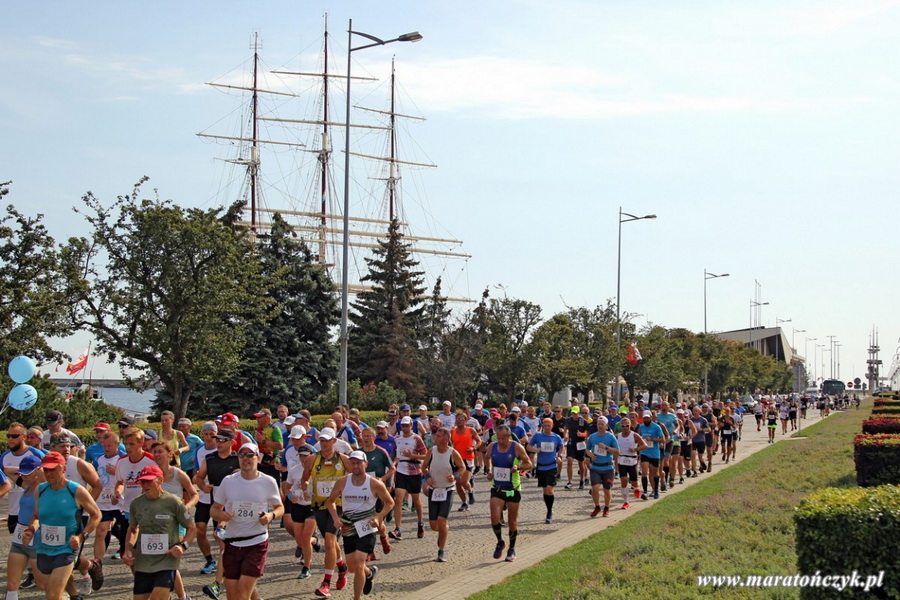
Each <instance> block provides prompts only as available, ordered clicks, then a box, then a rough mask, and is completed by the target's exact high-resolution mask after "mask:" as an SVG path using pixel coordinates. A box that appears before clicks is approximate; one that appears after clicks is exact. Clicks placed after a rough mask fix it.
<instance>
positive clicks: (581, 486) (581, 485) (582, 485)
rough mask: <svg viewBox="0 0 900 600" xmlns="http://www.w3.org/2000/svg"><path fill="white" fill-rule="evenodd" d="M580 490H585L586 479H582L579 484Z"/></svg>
mask: <svg viewBox="0 0 900 600" xmlns="http://www.w3.org/2000/svg"><path fill="white" fill-rule="evenodd" d="M578 489H579V490H583V489H584V479H582V480H581V481H579V482H578Z"/></svg>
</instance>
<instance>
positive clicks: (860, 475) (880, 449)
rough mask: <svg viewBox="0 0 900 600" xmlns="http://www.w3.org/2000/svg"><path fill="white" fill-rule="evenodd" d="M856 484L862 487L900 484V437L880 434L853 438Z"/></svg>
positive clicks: (891, 434)
mask: <svg viewBox="0 0 900 600" xmlns="http://www.w3.org/2000/svg"><path fill="white" fill-rule="evenodd" d="M853 460H854V462H855V463H856V483H857V484H858V485H860V486H862V487H872V486H876V485H884V484H898V483H900V435H897V434H893V433H880V434H876V435H866V434H862V435H858V436H856V437H855V438H853Z"/></svg>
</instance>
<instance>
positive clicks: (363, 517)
mask: <svg viewBox="0 0 900 600" xmlns="http://www.w3.org/2000/svg"><path fill="white" fill-rule="evenodd" d="M349 462H350V473H349V474H348V475H346V476H344V477H342V478H341V479H339V480H338V481H337V482H336V483H335V484H334V489H332V490H331V493H330V494H329V496H328V500H327V501H326V506H327V507H328V512H329V514H330V515H331V520H332V524H333V526H334V528H335V529H340V531H341V535H342V537H343V539H344V554H345V555H346V557H347V563H348V567H349V569H350V572H352V573H353V599H354V600H359V598H360V596H361V595H362V594H365V595H369V594H370V593H371V592H372V586H373V583H374V580H375V576H376V575H377V574H378V567H376V566H374V565H372V566H371V567H367V566H366V557H367V556H368V555H369V554H371V553H372V551H373V550H374V549H375V533H376V532H377V531H378V529H379V526H380V525H381V524H382V522H383V521H384V517H385V515H387V514H388V513H389V512H391V509H392V508H393V506H392V504H393V500H392V499H391V495H390V494H388V491H387V488H386V487H385V486H384V484H383V483H382V482H381V480H379V479H377V478H375V477H372V476H371V475H369V474H367V473H366V464H367V462H368V461H367V460H366V454H365V452H362V451H360V450H355V451H354V452H352V453H351V454H350V459H349ZM451 497H452V496H451ZM338 498H340V502H341V506H340V507H338ZM378 500H380V501H381V504H382V508H381V510H377V509H376V503H377V501H378Z"/></svg>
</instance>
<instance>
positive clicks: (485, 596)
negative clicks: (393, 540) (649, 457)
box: [469, 411, 859, 600]
mask: <svg viewBox="0 0 900 600" xmlns="http://www.w3.org/2000/svg"><path fill="white" fill-rule="evenodd" d="M802 431H803V435H804V436H806V437H807V439H796V440H790V441H782V442H780V443H778V444H774V445H772V446H769V447H767V448H765V449H763V450H760V451H759V452H757V453H756V454H754V455H753V456H751V457H748V458H747V459H745V460H743V461H741V462H740V463H738V464H736V465H733V466H731V467H729V468H728V469H726V470H724V471H721V472H719V473H718V474H716V475H715V476H713V477H710V478H708V479H705V480H703V481H701V482H699V483H697V484H695V485H693V486H691V487H690V488H687V489H685V490H683V491H680V492H679V493H677V494H675V495H672V496H667V497H664V498H663V499H662V500H660V501H658V502H656V503H654V505H653V506H651V507H649V508H647V509H646V510H643V511H641V512H640V513H637V514H635V515H634V516H632V517H631V518H629V519H627V520H625V521H623V522H621V523H619V524H617V525H614V526H612V527H610V528H609V529H606V530H604V531H601V532H599V533H597V534H595V535H593V536H591V537H589V538H588V539H586V540H584V541H582V542H580V543H578V544H576V545H575V546H572V547H571V548H568V549H566V550H564V551H562V552H560V553H558V554H555V555H553V556H551V557H549V558H547V559H545V560H543V561H541V562H540V563H538V564H537V565H535V566H533V567H530V568H528V569H525V570H524V571H522V572H520V573H518V574H516V575H515V576H514V577H513V578H512V579H511V580H510V579H507V580H506V581H504V582H503V583H501V584H498V585H494V586H491V587H490V588H488V589H487V590H485V591H483V592H479V593H478V594H475V595H473V596H470V597H469V598H470V600H489V599H490V600H503V599H509V600H526V599H529V598H540V599H551V598H552V599H567V600H568V599H571V600H576V599H584V600H588V599H595V598H602V599H603V600H636V599H643V598H654V599H656V598H699V597H706V596H712V595H715V597H716V598H778V599H781V598H798V597H799V588H757V589H750V588H743V589H742V588H727V589H725V588H722V589H718V590H715V589H713V588H712V587H706V588H703V587H699V586H698V585H697V580H696V576H697V575H742V576H746V575H794V574H796V573H797V555H796V552H795V551H794V525H793V521H792V518H791V517H792V514H793V512H794V507H795V506H796V505H797V504H798V503H799V501H800V499H801V498H802V497H804V496H806V495H807V494H809V493H810V492H812V491H814V490H818V489H820V488H824V487H855V486H856V476H855V470H854V464H853V436H854V435H856V434H857V433H859V415H858V413H856V412H855V411H852V412H851V411H846V412H843V413H838V414H836V415H834V416H832V417H829V418H828V419H826V420H824V421H821V422H819V423H816V424H815V425H812V426H810V427H806V428H804V429H803V430H802ZM739 451H740V450H739Z"/></svg>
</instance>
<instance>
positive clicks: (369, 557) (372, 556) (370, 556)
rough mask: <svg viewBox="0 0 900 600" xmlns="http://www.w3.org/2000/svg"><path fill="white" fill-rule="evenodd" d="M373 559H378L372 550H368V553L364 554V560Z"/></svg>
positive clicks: (370, 560)
mask: <svg viewBox="0 0 900 600" xmlns="http://www.w3.org/2000/svg"><path fill="white" fill-rule="evenodd" d="M373 560H378V557H377V556H375V553H374V552H369V555H368V556H366V562H372V561H373Z"/></svg>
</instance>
